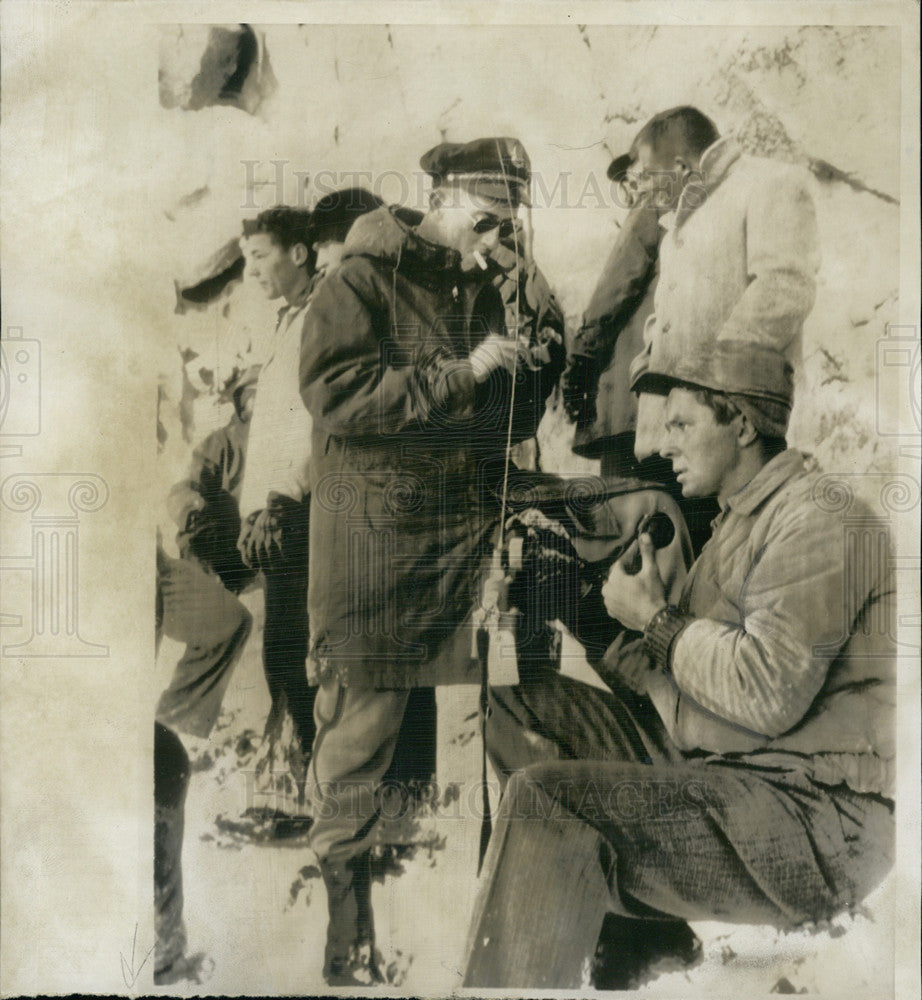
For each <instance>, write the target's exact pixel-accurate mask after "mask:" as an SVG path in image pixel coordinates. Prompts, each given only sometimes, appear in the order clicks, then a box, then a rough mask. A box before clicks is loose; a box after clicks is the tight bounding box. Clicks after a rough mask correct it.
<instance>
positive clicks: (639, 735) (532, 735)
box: [487, 671, 682, 781]
mask: <svg viewBox="0 0 922 1000" xmlns="http://www.w3.org/2000/svg"><path fill="white" fill-rule="evenodd" d="M487 748H488V751H489V753H490V759H491V761H492V762H493V765H494V767H495V768H496V771H497V773H498V774H499V776H500V780H501V781H505V780H506V779H507V778H508V776H509V775H510V774H512V773H513V772H514V771H517V770H519V769H520V768H523V767H528V766H529V765H530V764H539V763H543V762H546V761H550V760H598V761H602V760H611V761H615V760H625V761H639V762H647V763H652V762H654V761H656V762H661V761H666V760H675V761H679V760H681V759H682V756H681V754H680V753H679V751H678V750H677V749H676V748H675V747H674V745H673V744H672V741H671V740H670V739H669V736H668V735H667V733H666V731H665V729H664V727H663V724H662V721H661V720H660V718H659V716H658V715H657V713H656V710H655V709H654V707H653V705H652V703H651V702H650V700H649V699H648V698H643V697H641V696H640V695H636V694H634V692H633V691H630V690H628V689H627V688H620V689H618V690H617V691H616V692H615V693H609V692H607V691H603V690H601V689H600V688H596V687H592V686H591V685H589V684H584V683H582V682H581V681H577V680H574V679H573V678H571V677H565V676H562V675H560V674H556V673H553V672H551V671H542V672H541V674H540V675H536V676H533V677H530V678H529V679H528V680H526V681H523V682H522V683H521V684H517V685H516V686H515V687H495V688H492V689H491V691H490V713H489V717H488V719H487Z"/></svg>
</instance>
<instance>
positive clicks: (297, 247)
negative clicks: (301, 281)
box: [288, 243, 309, 267]
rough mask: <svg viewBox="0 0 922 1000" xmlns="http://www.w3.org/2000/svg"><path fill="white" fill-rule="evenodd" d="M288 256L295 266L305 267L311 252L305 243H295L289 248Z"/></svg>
mask: <svg viewBox="0 0 922 1000" xmlns="http://www.w3.org/2000/svg"><path fill="white" fill-rule="evenodd" d="M288 256H289V257H290V258H291V262H292V264H294V265H295V267H303V266H304V265H305V264H306V263H307V258H308V256H309V254H308V251H307V247H306V246H305V245H304V244H303V243H295V244H294V246H292V247H290V248H289V250H288Z"/></svg>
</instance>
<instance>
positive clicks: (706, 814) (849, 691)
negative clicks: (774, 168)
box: [465, 340, 895, 989]
mask: <svg viewBox="0 0 922 1000" xmlns="http://www.w3.org/2000/svg"><path fill="white" fill-rule="evenodd" d="M650 382H653V383H656V384H654V385H651V384H649V383H650ZM641 388H651V389H656V390H657V391H659V392H666V391H667V390H668V399H667V403H666V428H665V430H664V438H663V453H664V454H665V455H667V456H668V457H669V458H670V460H671V461H672V463H673V467H674V469H675V471H676V473H677V475H678V479H679V482H680V483H681V484H682V489H683V492H684V493H685V494H686V495H689V496H693V495H707V494H716V495H717V497H718V499H719V501H720V505H721V510H722V512H721V515H720V517H719V518H718V519H717V521H716V522H715V528H714V534H713V537H712V538H711V541H710V542H709V544H708V545H707V547H706V548H705V550H704V551H703V553H702V554H701V556H700V557H699V559H698V560H697V562H696V563H695V564H694V565H693V566H692V568H691V570H690V571H689V573H688V576H687V577H686V578H685V580H684V584H683V585H682V586H681V592H680V595H679V597H678V599H677V600H676V601H675V603H670V602H671V600H672V598H671V597H670V596H669V593H668V589H667V585H666V583H665V582H664V580H663V577H662V575H661V567H660V565H659V560H658V559H657V557H656V553H655V551H654V549H653V544H652V540H651V539H650V537H649V536H646V535H642V536H641V538H640V540H639V548H640V554H641V557H642V566H641V569H640V571H639V572H638V573H637V574H636V575H630V574H629V573H628V572H627V571H626V569H625V567H624V565H623V562H625V561H627V560H623V561H622V562H621V563H616V564H615V566H614V567H613V569H612V571H611V573H610V575H609V578H608V581H607V583H606V585H605V588H604V595H605V600H606V606H607V608H608V612H609V614H610V615H611V616H612V617H613V618H616V619H618V620H619V621H620V622H622V624H623V625H624V627H625V628H626V629H629V630H633V634H634V636H635V638H634V640H633V641H632V642H625V643H624V644H623V645H622V647H621V649H620V651H619V655H618V656H617V657H616V658H615V659H613V660H612V661H611V665H612V667H613V668H614V669H615V670H617V671H618V672H619V673H620V675H621V677H622V679H623V681H624V683H625V684H626V685H628V686H629V687H631V688H632V689H633V690H634V691H635V692H636V693H638V695H639V696H640V697H641V698H642V699H643V700H644V701H645V702H646V703H648V704H652V705H653V706H654V707H655V709H656V712H657V714H658V715H659V717H660V719H661V720H662V725H663V727H664V729H665V734H666V737H667V738H666V739H665V741H664V743H663V745H662V750H661V751H660V750H658V749H657V748H654V750H653V751H652V752H651V754H650V759H649V760H648V761H646V762H645V761H643V760H642V759H638V758H637V756H636V751H634V753H633V755H632V754H631V753H630V752H625V751H624V749H622V748H621V747H620V746H618V745H617V739H615V740H613V741H612V742H614V743H615V745H614V746H613V747H608V746H606V745H605V744H604V740H603V739H601V738H600V736H599V735H598V733H599V731H600V729H599V723H598V719H599V718H602V719H603V726H602V729H601V732H602V735H603V736H605V737H607V736H608V733H609V727H608V725H607V724H604V715H602V716H599V717H596V718H589V719H588V720H587V721H583V720H582V719H579V718H577V719H574V717H573V716H572V715H570V713H568V712H567V709H566V705H563V706H560V707H558V709H557V715H556V718H554V717H549V718H542V719H540V720H539V725H536V726H535V728H536V729H538V728H539V726H540V732H541V733H542V735H543V737H544V738H545V740H556V741H557V742H558V744H559V746H560V747H561V748H563V747H566V746H568V745H572V744H573V743H574V742H577V739H578V738H579V741H580V742H582V744H583V746H584V750H583V756H584V759H583V760H579V761H576V760H572V759H566V758H567V756H569V755H568V754H565V753H560V754H559V756H560V757H562V758H564V759H562V760H553V759H551V760H550V761H549V762H546V763H537V764H533V765H532V766H528V767H526V768H525V769H524V770H522V771H519V772H518V773H517V774H514V775H513V777H512V778H511V780H510V781H509V784H508V785H507V788H506V792H505V795H504V799H503V804H502V807H501V808H502V812H501V816H500V820H499V823H498V825H497V828H496V830H495V832H494V834H493V840H492V841H491V846H490V851H489V854H488V857H487V863H486V880H485V884H484V886H483V889H482V891H481V894H480V897H479V900H478V903H477V906H476V909H475V915H474V921H473V924H472V929H471V936H470V939H469V960H468V965H467V972H466V977H465V985H466V986H468V987H471V988H484V987H490V988H537V987H541V988H557V989H563V988H573V987H578V986H579V985H580V984H581V973H582V969H583V966H584V963H585V961H586V960H587V959H588V958H589V957H590V955H591V952H592V947H593V945H594V944H595V942H596V940H597V937H598V935H599V930H600V928H602V927H603V922H605V921H606V913H608V914H616V915H617V917H616V918H615V923H614V924H612V923H611V921H610V920H608V921H607V923H608V932H609V935H610V936H611V937H612V938H613V940H612V939H610V940H608V941H607V942H606V941H604V940H603V942H602V943H603V944H605V945H606V946H607V948H608V950H609V951H611V949H612V948H615V949H617V948H618V947H619V945H620V947H622V948H625V949H627V948H629V947H630V943H631V942H634V941H636V940H638V939H640V940H643V939H644V938H645V937H647V936H649V934H651V933H652V934H655V933H656V931H655V928H657V927H660V926H663V922H664V921H668V922H670V923H672V925H673V926H674V925H675V921H676V920H723V921H734V922H740V923H769V924H775V925H780V926H791V925H796V924H798V923H800V922H803V921H811V920H814V921H815V920H822V919H826V918H829V917H831V916H833V915H834V914H835V913H837V912H839V911H841V910H844V909H848V908H851V907H854V906H856V905H857V904H858V903H859V902H860V901H861V900H862V899H863V898H864V897H865V896H866V895H867V894H868V893H869V892H870V891H871V890H872V889H873V888H874V887H875V886H877V885H878V884H879V883H880V881H881V879H882V878H883V876H884V874H885V873H886V871H887V869H888V868H889V866H890V864H891V862H892V858H893V847H894V845H893V807H894V804H893V780H894V767H893V764H894V760H893V755H894V731H893V723H894V719H893V707H894V703H895V676H894V665H895V660H894V653H895V650H894V644H893V638H892V627H893V612H894V603H893V599H894V593H893V589H892V580H891V571H890V567H889V556H888V541H887V530H886V526H885V525H884V524H883V523H882V522H881V521H880V520H879V519H875V518H874V517H873V516H871V515H870V513H869V512H868V511H867V510H865V509H864V507H863V505H861V504H860V503H858V504H857V506H858V510H855V509H854V508H852V509H851V510H849V511H848V515H849V516H848V519H846V518H845V514H844V512H843V510H842V508H841V505H838V506H837V505H829V504H827V503H823V494H822V489H820V488H818V485H819V483H820V475H819V473H815V472H814V473H811V472H807V471H806V468H805V466H804V458H803V456H802V455H801V454H800V453H799V452H796V451H793V450H787V449H786V450H783V451H780V452H779V451H778V449H779V447H780V446H781V444H782V443H783V439H784V435H785V430H786V427H787V420H788V415H789V411H790V406H791V399H792V372H791V367H790V365H789V364H788V363H787V362H786V361H785V360H784V358H783V356H782V355H781V354H779V353H778V352H776V351H774V350H773V349H771V348H768V347H764V346H761V345H755V344H752V343H751V342H748V341H739V340H725V341H721V342H720V343H718V344H715V345H713V346H712V347H711V348H710V349H706V350H702V351H700V352H698V353H697V354H696V355H695V356H694V357H686V358H684V359H683V360H682V361H681V362H679V363H677V364H676V365H675V366H674V367H673V368H672V369H671V370H670V371H668V372H666V371H662V370H661V371H659V372H655V373H654V372H647V373H646V376H645V382H644V383H642V384H641ZM856 519H857V520H858V521H860V524H861V529H860V530H861V531H862V532H863V533H864V532H867V533H868V539H867V544H849V538H848V536H849V533H850V532H851V533H854V530H855V529H854V524H855V523H856ZM608 711H609V712H610V713H611V714H612V715H614V716H615V717H616V718H617V719H618V720H620V724H621V726H622V728H623V727H624V726H625V725H626V721H625V720H629V718H630V716H626V715H625V713H624V711H623V709H620V708H619V707H618V706H617V704H609V705H608ZM616 735H617V734H616ZM549 756H553V755H549ZM535 870H539V871H540V872H541V878H540V879H535V878H534V877H533V876H532V873H533V872H534V871H535ZM638 921H639V922H640V923H639V924H638ZM637 926H639V927H640V928H641V929H640V931H639V933H637V932H635V931H633V930H632V928H635V927H637ZM624 958H625V959H626V960H628V961H629V960H630V955H629V953H626V954H625V955H624ZM618 985H620V986H621V987H622V988H623V987H624V986H626V985H629V981H628V980H627V979H626V978H622V980H621V981H620V982H619V983H618Z"/></svg>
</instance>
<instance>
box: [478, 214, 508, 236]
mask: <svg viewBox="0 0 922 1000" xmlns="http://www.w3.org/2000/svg"><path fill="white" fill-rule="evenodd" d="M497 228H498V229H499V238H500V239H501V240H504V239H508V238H509V237H510V236H511V235H512V234H513V233H514V232H515V219H500V218H499V217H498V216H496V215H490V214H487V215H484V216H482V217H481V218H479V219H478V220H477V221H476V222H475V223H474V225H473V226H472V227H471V229H472V230H473V232H475V233H477V235H478V236H482V235H483V234H484V233H489V232H491V231H492V230H494V229H497Z"/></svg>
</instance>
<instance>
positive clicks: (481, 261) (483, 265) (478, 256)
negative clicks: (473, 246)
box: [473, 250, 487, 271]
mask: <svg viewBox="0 0 922 1000" xmlns="http://www.w3.org/2000/svg"><path fill="white" fill-rule="evenodd" d="M473 257H474V260H475V261H477V266H478V267H479V268H480V270H481V271H486V269H487V262H486V260H485V259H484V256H483V254H482V253H481V252H480V251H479V250H475V251H474V253H473Z"/></svg>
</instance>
